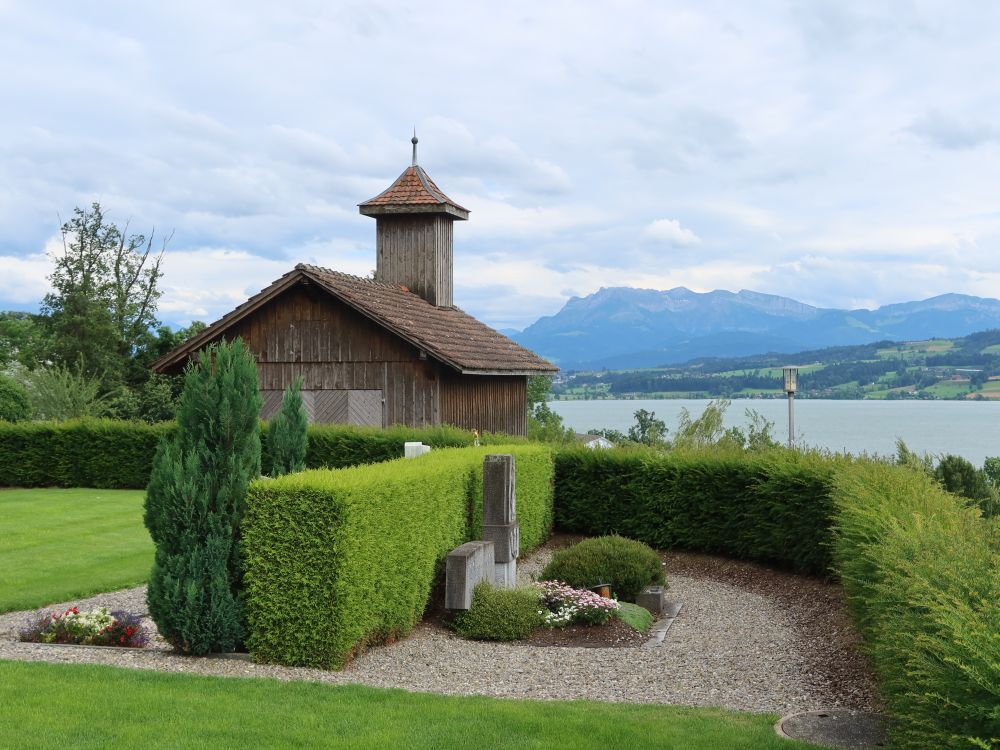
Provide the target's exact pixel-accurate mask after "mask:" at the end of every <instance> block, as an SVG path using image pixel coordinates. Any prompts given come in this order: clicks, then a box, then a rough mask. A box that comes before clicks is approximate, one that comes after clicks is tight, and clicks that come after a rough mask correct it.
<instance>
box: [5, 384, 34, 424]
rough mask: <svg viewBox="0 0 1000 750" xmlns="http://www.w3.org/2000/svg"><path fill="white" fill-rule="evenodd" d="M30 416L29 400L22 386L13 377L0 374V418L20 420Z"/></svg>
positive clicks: (13, 420)
mask: <svg viewBox="0 0 1000 750" xmlns="http://www.w3.org/2000/svg"><path fill="white" fill-rule="evenodd" d="M30 417H31V401H30V400H29V399H28V392H27V391H26V390H25V389H24V386H23V385H21V384H20V383H18V382H17V381H16V380H14V379H13V378H10V377H7V376H6V375H0V420H3V421H5V422H21V421H23V420H25V419H28V418H30Z"/></svg>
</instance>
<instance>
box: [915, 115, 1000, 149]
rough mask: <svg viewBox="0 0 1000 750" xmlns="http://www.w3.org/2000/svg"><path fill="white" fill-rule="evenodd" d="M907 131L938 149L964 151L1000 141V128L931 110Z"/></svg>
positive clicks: (984, 122) (983, 121) (985, 122)
mask: <svg viewBox="0 0 1000 750" xmlns="http://www.w3.org/2000/svg"><path fill="white" fill-rule="evenodd" d="M907 130H908V131H909V132H911V133H913V134H914V135H915V136H917V137H918V138H920V139H922V140H924V141H926V142H928V143H930V144H932V145H934V146H937V147H938V148H943V149H949V150H954V151H963V150H968V149H974V148H978V147H979V146H982V145H985V144H987V143H996V142H998V141H1000V128H998V127H997V126H996V125H994V124H993V123H991V122H988V121H985V120H964V119H960V118H957V117H953V116H950V115H946V114H944V113H943V112H940V111H938V110H931V111H930V112H927V113H925V114H923V115H921V116H920V117H918V118H917V119H916V120H914V121H913V124H912V125H910V127H909V128H907Z"/></svg>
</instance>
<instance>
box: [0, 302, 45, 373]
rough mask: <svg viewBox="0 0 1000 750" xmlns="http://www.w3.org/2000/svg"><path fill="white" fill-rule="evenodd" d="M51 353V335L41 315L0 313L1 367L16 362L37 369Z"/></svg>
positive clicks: (18, 312) (11, 312) (13, 312)
mask: <svg viewBox="0 0 1000 750" xmlns="http://www.w3.org/2000/svg"><path fill="white" fill-rule="evenodd" d="M48 353H49V334H48V330H47V328H46V326H45V321H44V319H43V318H42V317H41V316H40V315H34V314H32V313H28V312H20V311H7V312H0V366H5V365H10V364H12V363H14V362H17V363H19V364H22V365H24V366H25V367H29V368H30V367H35V366H37V365H38V364H39V363H41V362H44V361H45V359H46V358H47V356H48Z"/></svg>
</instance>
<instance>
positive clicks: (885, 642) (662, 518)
mask: <svg viewBox="0 0 1000 750" xmlns="http://www.w3.org/2000/svg"><path fill="white" fill-rule="evenodd" d="M556 525H557V526H558V527H560V528H562V529H565V530H567V531H576V532H580V533H584V534H589V535H596V534H608V533H619V534H623V535H625V536H628V537H632V538H635V539H639V540H642V541H645V542H647V543H649V544H652V545H653V546H655V547H660V548H666V547H672V546H678V547H686V548H689V549H697V550H702V551H706V552H718V553H723V554H727V555H732V556H735V557H739V558H744V559H756V560H765V561H770V562H776V563H781V564H784V565H788V566H791V567H793V568H795V569H797V570H799V571H802V572H807V573H818V574H826V573H830V572H832V573H835V574H836V575H838V576H839V577H840V579H841V580H842V581H843V584H844V588H845V591H846V593H847V600H848V605H849V607H850V609H851V613H852V616H853V618H854V621H855V623H856V624H857V626H858V629H859V630H860V631H861V633H862V634H863V635H864V638H865V646H866V649H867V651H868V653H869V654H870V656H871V659H872V662H873V665H874V667H875V671H876V672H877V674H878V675H879V679H880V684H881V687H882V692H883V694H884V695H885V697H886V701H887V705H888V708H889V710H890V713H891V714H892V716H893V717H894V719H895V722H894V723H893V728H892V732H893V741H894V745H893V746H894V747H900V748H910V749H913V750H916V749H918V748H919V749H920V750H924V749H927V750H930V749H931V748H934V749H937V748H966V747H979V748H993V749H997V748H1000V522H997V521H996V520H994V519H984V518H982V516H981V514H980V511H979V510H978V509H975V508H970V507H967V506H966V500H965V499H964V498H961V497H957V496H955V495H951V494H949V493H947V492H945V491H944V490H942V489H941V487H940V486H939V485H938V484H937V483H936V482H935V481H934V480H933V479H932V478H931V477H929V476H927V475H926V474H925V473H923V472H919V471H913V470H911V469H908V468H906V467H900V466H893V465H890V464H885V463H878V462H872V461H866V460H849V459H845V458H839V457H825V456H821V455H816V454H797V453H792V452H788V451H774V452H771V453H767V454H753V453H728V452H719V451H705V452H698V453H669V454H663V453H651V452H646V451H579V450H572V451H568V452H565V453H561V454H560V455H559V456H558V457H557V459H556Z"/></svg>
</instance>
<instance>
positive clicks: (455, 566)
mask: <svg viewBox="0 0 1000 750" xmlns="http://www.w3.org/2000/svg"><path fill="white" fill-rule="evenodd" d="M493 556H494V552H493V542H466V543H465V544H463V545H462V546H461V547H456V548H455V549H453V550H452V551H451V552H449V553H448V557H447V558H446V559H445V584H444V589H445V590H444V606H445V607H446V608H447V609H469V607H471V606H472V592H473V590H474V589H475V588H476V584H478V583H480V582H482V581H490V582H492V581H493V575H494V571H493Z"/></svg>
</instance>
